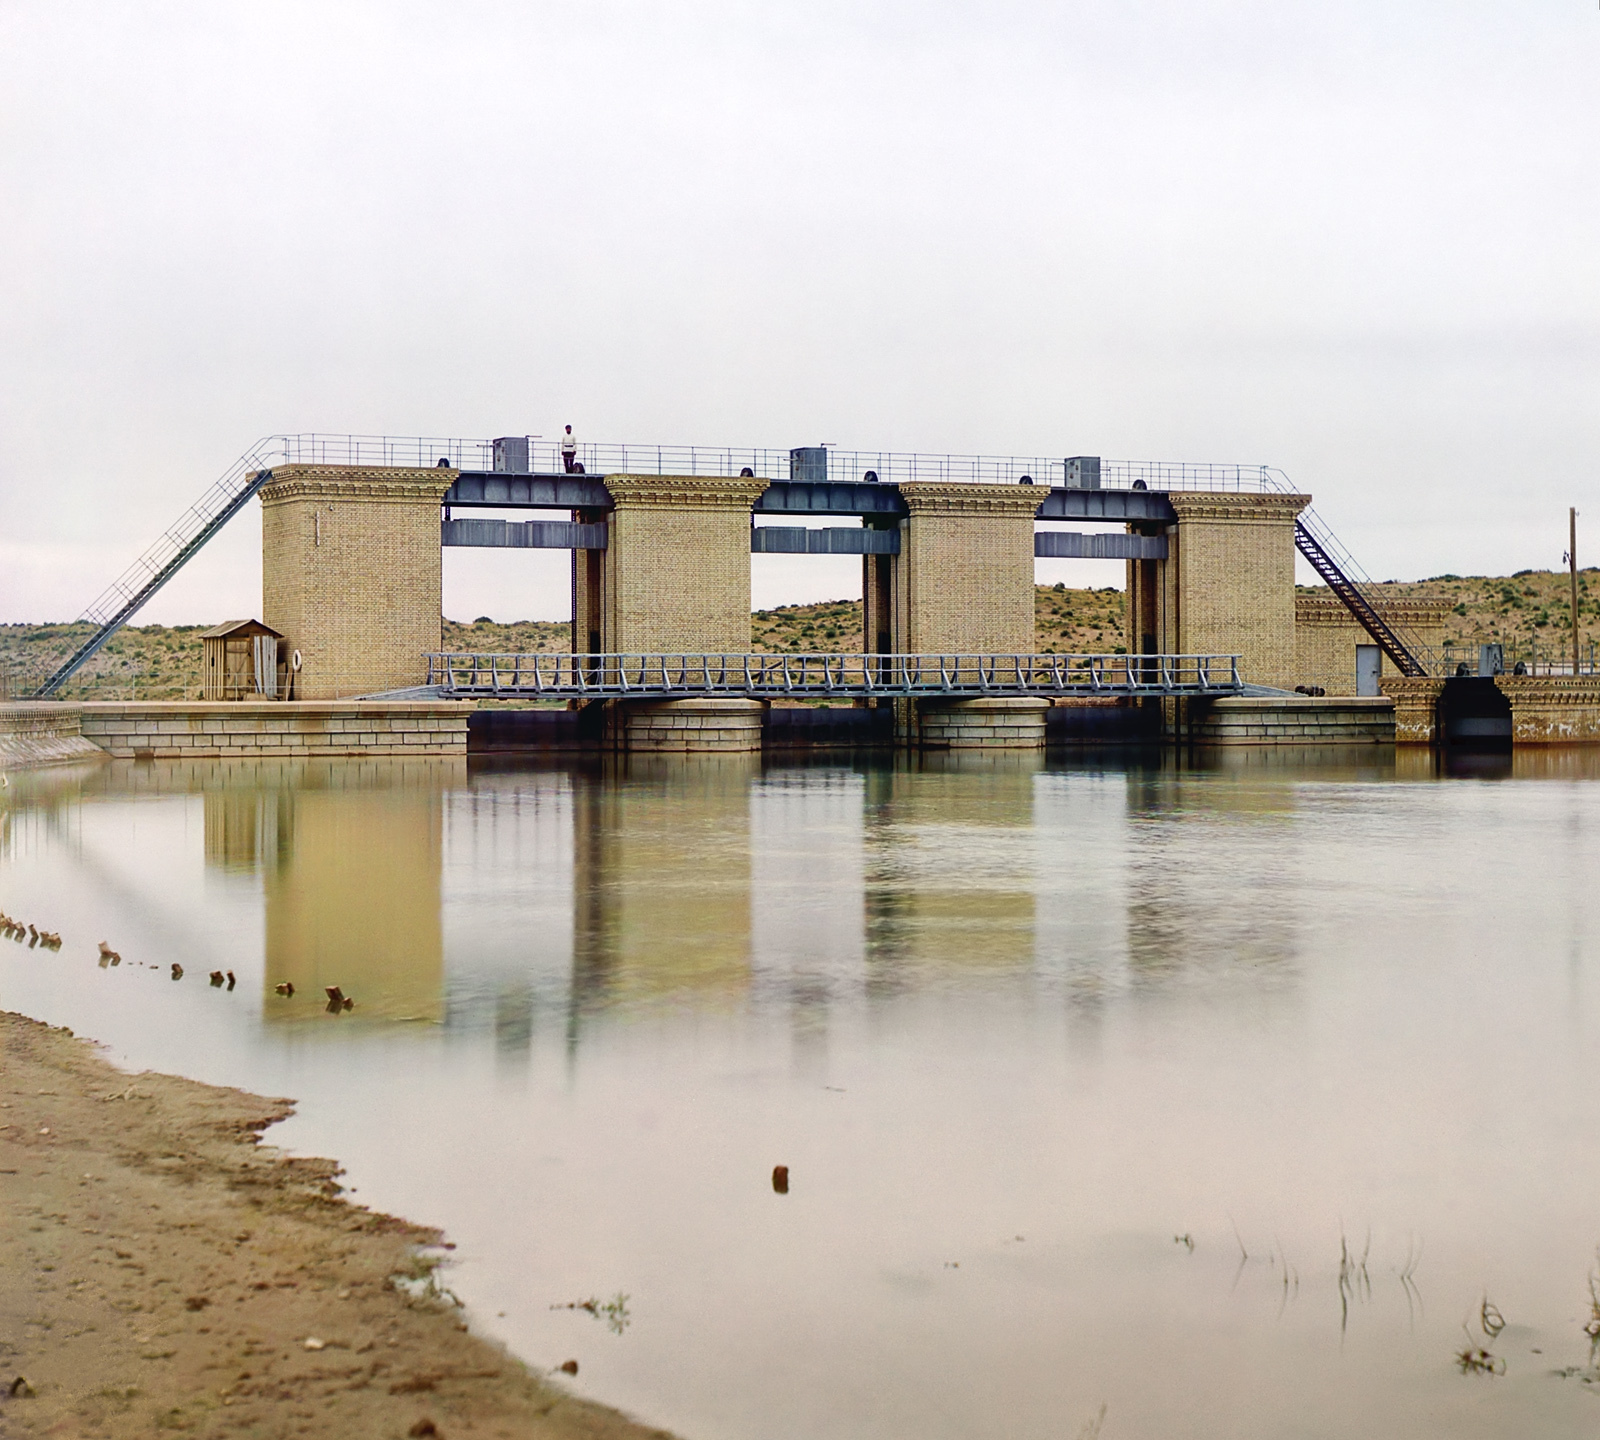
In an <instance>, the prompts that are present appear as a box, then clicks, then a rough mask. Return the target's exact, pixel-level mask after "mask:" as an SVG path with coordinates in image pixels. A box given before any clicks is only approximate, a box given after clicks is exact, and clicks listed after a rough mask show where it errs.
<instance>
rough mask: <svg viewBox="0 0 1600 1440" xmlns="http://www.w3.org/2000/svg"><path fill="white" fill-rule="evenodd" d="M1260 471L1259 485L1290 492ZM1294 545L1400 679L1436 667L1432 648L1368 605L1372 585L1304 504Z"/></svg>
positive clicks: (1280, 478)
mask: <svg viewBox="0 0 1600 1440" xmlns="http://www.w3.org/2000/svg"><path fill="white" fill-rule="evenodd" d="M1261 473H1262V481H1263V484H1264V485H1265V486H1267V487H1269V488H1271V489H1274V490H1278V491H1280V492H1284V493H1293V492H1294V489H1295V487H1294V486H1293V485H1292V484H1291V483H1290V482H1289V478H1288V476H1286V475H1285V474H1284V473H1283V472H1282V471H1281V470H1275V469H1271V468H1269V467H1266V466H1263V467H1262V472H1261ZM1294 544H1295V549H1297V550H1298V551H1299V552H1300V553H1301V554H1302V555H1304V556H1305V557H1306V559H1307V560H1308V561H1309V562H1310V563H1311V568H1312V569H1314V570H1315V571H1316V572H1317V574H1318V575H1320V576H1321V577H1322V580H1323V583H1324V584H1325V585H1327V587H1328V588H1329V589H1330V590H1332V591H1333V593H1334V594H1335V595H1337V596H1338V597H1339V599H1340V600H1341V601H1342V602H1343V604H1344V607H1345V609H1346V610H1348V611H1349V612H1350V613H1351V615H1353V616H1354V617H1355V619H1356V620H1357V621H1358V622H1359V623H1360V625H1361V627H1362V628H1363V629H1364V630H1365V631H1366V632H1367V634H1369V635H1370V636H1372V638H1373V639H1374V640H1376V641H1377V642H1378V646H1379V648H1380V649H1381V650H1382V651H1383V653H1384V654H1385V655H1387V656H1388V657H1389V660H1390V663H1391V664H1393V665H1394V667H1395V668H1396V669H1397V670H1399V672H1400V673H1401V674H1402V675H1428V674H1432V673H1434V672H1435V671H1436V670H1437V669H1438V665H1439V662H1438V658H1437V657H1436V656H1435V655H1434V652H1433V649H1432V647H1430V646H1428V645H1426V644H1424V643H1423V641H1422V640H1421V639H1420V638H1418V636H1416V635H1415V634H1414V633H1412V632H1411V631H1410V630H1409V629H1408V628H1407V627H1406V626H1404V625H1401V624H1398V623H1397V622H1396V621H1394V620H1391V619H1389V618H1387V617H1386V616H1384V615H1383V613H1382V612H1381V611H1380V610H1379V609H1378V608H1377V606H1376V605H1374V604H1373V603H1372V600H1371V599H1370V598H1369V597H1368V595H1367V593H1366V589H1365V587H1368V586H1370V585H1371V584H1372V583H1373V582H1372V581H1371V580H1370V579H1369V578H1368V577H1367V575H1366V574H1365V572H1364V571H1363V570H1362V569H1361V567H1360V566H1359V565H1358V564H1356V562H1355V559H1354V558H1353V557H1352V556H1351V554H1350V552H1349V551H1348V550H1346V549H1345V548H1344V546H1343V545H1341V544H1340V543H1339V541H1338V540H1337V539H1336V538H1335V536H1334V534H1333V532H1332V531H1331V530H1330V529H1328V527H1327V525H1326V524H1324V523H1323V520H1322V518H1321V517H1320V516H1319V515H1318V514H1317V512H1316V511H1315V510H1313V509H1312V508H1311V507H1310V506H1309V505H1308V506H1306V508H1305V509H1304V510H1302V511H1301V512H1300V516H1299V518H1298V519H1297V520H1296V521H1295V522H1294Z"/></svg>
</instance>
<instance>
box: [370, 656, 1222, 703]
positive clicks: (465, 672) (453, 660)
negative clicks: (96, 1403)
mask: <svg viewBox="0 0 1600 1440" xmlns="http://www.w3.org/2000/svg"><path fill="white" fill-rule="evenodd" d="M1247 688H1248V687H1247V686H1246V685H1245V683H1244V682H1243V681H1242V680H1241V679H1240V677H1239V657H1238V656H1237V655H565V654H550V655H467V654H436V655H430V656H428V683H427V685H426V686H424V687H418V688H417V689H416V690H414V691H411V692H407V693H412V694H422V693H428V694H434V695H438V696H439V697H440V698H442V699H462V700H466V699H474V698H478V697H491V696H493V697H501V698H506V699H519V698H520V699H535V698H540V697H546V698H550V699H577V698H591V699H592V698H602V697H620V696H628V697H632V698H635V699H691V698H698V697H723V698H730V699H751V700H765V699H774V700H776V699H782V698H788V697H795V698H802V699H828V698H838V699H852V700H854V699H867V698H871V697H875V696H881V697H921V698H927V697H934V696H949V697H951V698H963V697H965V698H975V697H980V696H999V697H1006V696H1058V695H1061V696H1066V695H1076V696H1097V695H1098V696H1119V695H1127V696H1167V695H1214V696H1222V695H1243V694H1245V693H1246V691H1247ZM399 693H400V692H396V694H399Z"/></svg>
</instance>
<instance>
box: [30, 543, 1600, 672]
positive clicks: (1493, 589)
mask: <svg viewBox="0 0 1600 1440" xmlns="http://www.w3.org/2000/svg"><path fill="white" fill-rule="evenodd" d="M1578 587H1579V589H1578V618H1579V626H1580V632H1581V634H1582V640H1583V644H1584V646H1585V651H1586V653H1587V647H1588V646H1589V645H1590V644H1592V643H1595V642H1596V641H1600V570H1595V569H1590V570H1585V571H1582V572H1580V574H1579V576H1578ZM1373 589H1374V592H1375V594H1376V597H1377V598H1378V599H1379V601H1380V602H1381V600H1382V598H1383V597H1384V596H1385V595H1392V596H1397V597H1401V596H1437V597H1439V598H1442V599H1444V600H1446V601H1448V602H1449V603H1450V606H1451V609H1450V613H1449V615H1448V616H1447V624H1446V627H1445V638H1446V640H1447V641H1449V642H1451V643H1453V644H1457V645H1475V644H1478V643H1480V642H1483V641H1500V642H1502V643H1503V644H1505V645H1507V646H1508V647H1509V648H1510V649H1513V650H1516V651H1526V650H1527V649H1528V648H1529V647H1531V646H1533V645H1537V646H1538V647H1539V649H1540V651H1541V652H1544V651H1552V650H1555V649H1557V648H1558V647H1561V646H1564V645H1566V644H1568V643H1570V642H1569V641H1568V639H1567V636H1568V635H1569V634H1570V628H1569V627H1570V625H1571V615H1570V607H1569V602H1568V595H1569V581H1568V578H1567V574H1566V572H1565V571H1548V570H1521V571H1518V572H1517V573H1516V574H1515V575H1510V576H1504V577H1499V576H1482V575H1476V576H1472V575H1469V576H1458V575H1437V576H1435V577H1434V578H1432V579H1431V580H1422V581H1414V582H1405V583H1402V582H1399V581H1391V582H1389V583H1387V584H1383V585H1377V586H1374V587H1373ZM1034 602H1035V614H1036V616H1037V626H1038V629H1037V632H1036V634H1037V639H1036V643H1037V645H1038V648H1039V649H1040V650H1041V651H1054V652H1057V653H1063V652H1065V653H1084V652H1105V651H1116V650H1118V649H1120V648H1121V646H1122V645H1123V643H1124V641H1123V633H1122V609H1123V596H1122V592H1121V591H1120V590H1113V589H1110V588H1109V587H1108V588H1106V589H1101V590H1093V589H1090V590H1074V589H1069V588H1068V587H1067V586H1065V585H1053V586H1044V585H1041V586H1039V587H1038V589H1037V590H1036V592H1035V596H1034ZM203 628H204V627H203V626H199V625H175V626H164V625H138V626H129V627H128V628H127V629H125V630H123V631H122V632H121V633H119V634H118V635H116V636H115V637H114V638H113V639H112V640H111V641H110V643H109V644H107V645H106V647H105V649H103V650H102V651H101V652H100V653H99V654H98V655H96V656H95V658H94V659H93V660H91V661H90V662H89V664H88V665H86V666H85V667H84V669H83V670H82V671H80V672H79V674H78V675H77V676H75V677H74V679H73V681H72V682H71V684H70V685H69V686H68V687H67V688H66V690H65V691H64V692H63V694H62V698H63V699H89V698H96V697H98V698H102V699H124V698H128V697H130V696H133V697H138V698H144V699H169V698H170V699H183V698H192V697H195V696H198V694H199V693H200V691H199V686H200V640H199V632H200V630H201V629H203ZM751 632H752V643H753V644H754V647H755V648H756V649H757V650H758V651H766V652H778V653H789V654H793V653H796V652H801V651H810V652H813V653H814V652H819V651H821V652H841V651H842V652H844V653H847V654H848V653H852V652H857V653H859V651H860V650H861V648H862V647H861V603H860V601H857V600H831V601H823V602H820V603H818V604H814V605H782V606H779V607H778V608H777V609H775V610H758V611H756V612H755V614H754V615H753V616H752V618H751ZM88 633H89V627H88V626H87V625H82V624H63V625H0V692H3V689H4V688H5V687H6V686H7V685H8V684H9V688H10V689H11V691H12V692H13V693H16V694H25V693H27V692H28V690H30V689H31V688H32V685H33V684H37V683H38V680H39V679H40V678H42V677H43V676H45V675H47V674H49V672H50V670H51V669H52V668H53V667H54V666H55V665H57V664H59V663H60V662H61V660H62V659H63V658H65V657H66V656H67V655H69V654H70V653H71V652H72V650H73V648H74V647H75V646H76V645H78V644H79V643H81V642H82V640H83V638H84V637H85V636H87V635H88ZM570 637H571V628H570V626H569V625H568V624H567V623H566V622H565V621H561V620H518V621H515V622H513V623H510V624H497V623H495V622H494V621H492V620H489V619H488V618H487V617H482V616H480V617H479V618H478V619H477V620H474V621H472V622H471V623H470V624H469V623H465V622H462V621H459V620H446V621H445V622H444V646H445V649H447V650H458V651H464V650H475V651H480V652H483V651H495V652H498V653H501V654H513V653H523V654H526V653H528V652H531V651H541V652H545V653H548V652H551V651H557V650H565V649H567V648H568V646H569V645H570V643H571V638H570Z"/></svg>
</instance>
